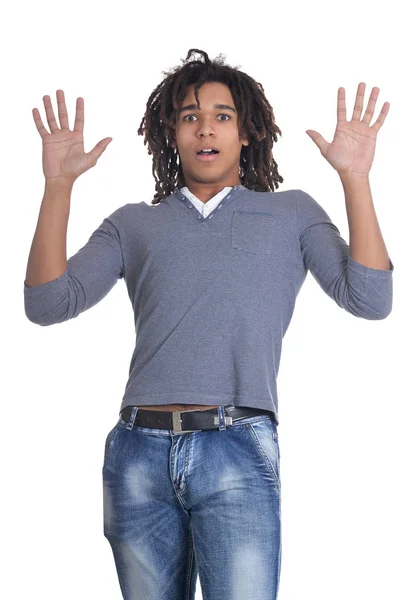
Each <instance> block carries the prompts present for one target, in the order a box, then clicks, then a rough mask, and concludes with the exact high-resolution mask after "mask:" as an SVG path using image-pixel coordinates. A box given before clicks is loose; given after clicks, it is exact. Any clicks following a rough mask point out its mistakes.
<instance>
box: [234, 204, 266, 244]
mask: <svg viewBox="0 0 399 600" xmlns="http://www.w3.org/2000/svg"><path fill="white" fill-rule="evenodd" d="M275 225H276V215H273V214H271V213H264V212H261V211H249V210H236V211H234V213H233V218H232V221H231V246H232V248H234V249H235V250H243V251H245V252H249V253H251V254H271V253H272V247H273V242H272V239H273V237H274V231H275Z"/></svg>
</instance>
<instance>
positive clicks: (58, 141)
mask: <svg viewBox="0 0 399 600" xmlns="http://www.w3.org/2000/svg"><path fill="white" fill-rule="evenodd" d="M56 94H57V103H58V117H59V121H60V126H61V127H59V126H58V124H57V121H56V120H55V116H54V112H53V108H52V105H51V99H50V96H43V104H44V108H45V111H46V116H47V122H48V125H49V128H50V132H51V133H49V132H48V131H47V129H46V128H45V127H44V125H43V122H42V120H41V118H40V113H39V111H38V109H37V108H34V109H33V110H32V113H33V119H34V121H35V124H36V127H37V130H38V132H39V133H40V136H41V138H42V140H43V172H44V176H45V178H46V180H52V181H53V180H60V181H67V182H72V183H73V182H74V181H75V180H76V179H77V178H78V177H79V175H81V174H82V173H84V172H85V171H87V170H88V169H91V167H94V165H96V163H97V160H98V159H99V157H100V156H101V154H102V153H103V152H104V150H105V148H106V147H107V146H108V144H109V143H110V142H111V141H112V138H110V137H108V138H104V139H103V140H101V141H100V142H98V144H97V145H96V146H94V148H93V150H91V152H89V153H87V154H85V151H84V146H83V126H84V101H83V98H77V100H76V116H75V124H74V128H73V131H71V130H70V129H69V123H68V112H67V109H66V105H65V97H64V92H63V91H62V90H57V92H56Z"/></svg>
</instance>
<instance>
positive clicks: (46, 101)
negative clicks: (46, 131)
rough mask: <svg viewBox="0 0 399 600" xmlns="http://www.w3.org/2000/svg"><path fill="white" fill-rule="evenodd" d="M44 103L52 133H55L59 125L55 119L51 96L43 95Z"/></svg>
mask: <svg viewBox="0 0 399 600" xmlns="http://www.w3.org/2000/svg"><path fill="white" fill-rule="evenodd" d="M43 104H44V108H45V110H46V115H47V122H48V124H49V127H50V131H51V133H53V132H54V131H58V130H59V127H58V123H57V121H56V120H55V116H54V112H53V107H52V105H51V98H50V96H43Z"/></svg>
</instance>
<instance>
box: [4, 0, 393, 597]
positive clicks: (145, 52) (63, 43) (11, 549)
mask: <svg viewBox="0 0 399 600" xmlns="http://www.w3.org/2000/svg"><path fill="white" fill-rule="evenodd" d="M393 11H394V4H392V3H391V2H388V1H387V0H382V1H380V2H378V3H377V4H375V3H371V2H364V0H362V1H356V2H353V1H352V2H351V3H344V2H342V1H340V2H337V1H336V2H333V3H330V4H329V5H326V4H325V3H318V2H309V1H306V0H304V1H303V2H300V3H296V2H292V3H289V2H284V1H283V2H278V3H277V2H273V3H266V2H258V3H256V2H246V3H244V4H240V5H237V6H235V5H233V4H231V3H186V2H173V3H172V4H170V6H169V5H168V3H166V2H162V3H159V4H156V3H154V2H153V3H148V2H146V3H144V4H143V5H142V7H141V8H137V6H135V7H134V4H133V3H132V2H125V3H123V2H118V1H114V2H112V3H102V2H85V3H83V4H82V2H79V3H78V2H76V1H71V2H68V3H67V4H65V3H55V4H54V3H50V2H43V1H42V0H38V1H36V2H34V3H29V4H28V3H27V2H23V3H18V4H7V8H6V9H4V8H3V9H2V15H1V19H0V22H1V23H2V25H1V28H2V34H1V36H0V40H1V41H0V44H1V50H2V94H1V100H0V102H1V117H2V128H1V129H2V131H1V133H2V138H3V139H2V145H1V152H2V160H1V165H2V234H1V254H0V256H1V261H2V265H1V271H2V294H1V303H2V321H3V322H2V356H3V361H2V363H3V367H4V368H3V369H2V376H1V398H2V402H1V405H0V406H1V434H2V435H1V438H0V439H1V459H2V462H1V475H2V477H1V479H2V490H3V491H2V494H1V501H2V508H1V514H2V527H1V551H2V556H3V560H2V565H1V571H2V577H1V582H0V596H1V597H2V598H7V600H14V599H19V598H28V597H29V598H39V597H40V598H41V600H47V599H51V600H54V599H55V598H56V599H57V600H64V599H65V600H66V599H68V600H69V599H70V598H74V599H76V600H83V599H85V600H86V599H87V598H96V600H103V599H104V600H105V599H106V600H114V599H115V600H118V599H120V598H121V597H122V596H121V593H120V590H119V584H118V580H117V574H116V569H115V566H114V561H113V556H112V551H111V547H110V546H109V543H108V541H107V540H106V538H105V537H104V536H103V529H102V527H103V523H102V510H103V505H102V478H101V469H102V460H103V450H104V443H105V438H106V435H107V433H108V432H109V431H110V430H111V428H112V427H113V426H114V425H115V423H116V421H117V418H118V411H119V406H120V402H121V398H122V395H123V392H124V387H125V384H126V381H127V377H128V368H129V362H130V358H131V354H132V352H133V348H134V342H135V335H134V319H133V313H132V308H131V305H130V303H129V300H128V296H127V292H126V288H125V284H124V281H123V280H121V281H119V282H118V284H117V285H116V286H115V287H114V288H113V289H112V291H111V293H110V294H109V295H108V296H106V298H105V299H104V300H103V301H102V302H100V303H99V304H97V305H96V306H95V307H93V308H92V309H91V310H89V311H87V312H85V313H83V314H81V315H80V316H79V317H78V318H77V319H74V320H71V321H69V322H66V323H62V324H60V325H56V326H52V327H40V326H38V325H34V324H33V323H31V322H30V321H29V320H28V319H27V318H26V316H25V314H24V303H23V282H24V279H25V273H26V264H27V260H28V255H29V250H30V245H31V242H32V238H33V234H34V230H35V227H36V223H37V217H38V213H39V209H40V203H41V200H42V197H43V191H44V175H43V171H42V162H41V161H42V155H41V149H42V142H41V138H40V135H39V133H38V132H37V130H36V127H35V124H34V121H33V116H32V108H34V107H36V108H38V109H39V111H40V113H41V116H42V119H43V122H44V123H45V125H46V126H47V128H48V124H47V121H46V120H45V112H44V106H43V101H42V98H43V96H44V95H45V94H49V95H50V96H51V99H52V103H53V106H54V107H55V106H56V95H55V92H56V90H57V89H63V90H64V92H65V95H66V102H67V108H68V113H69V119H70V126H71V127H73V123H74V119H75V105H76V98H77V97H78V96H82V97H83V98H84V101H85V129H84V136H85V150H86V152H89V151H90V150H91V149H92V148H93V146H94V145H95V144H96V143H97V142H98V141H100V140H101V139H103V138H104V137H107V136H110V137H112V138H113V141H112V142H111V144H110V145H109V146H108V148H107V149H106V150H105V152H104V154H103V155H102V157H101V158H100V159H99V161H98V163H97V165H96V166H95V167H94V168H92V169H91V170H89V171H88V172H86V173H85V174H83V175H82V176H81V177H80V178H79V179H78V181H77V182H76V183H75V186H74V189H73V195H72V206H71V213H70V218H69V228H68V244H67V255H68V258H69V257H71V256H72V255H73V254H75V253H76V252H77V251H78V249H79V248H81V247H82V246H83V245H84V244H85V243H86V241H87V240H88V238H89V236H90V235H91V233H92V232H93V231H94V230H95V229H96V228H97V227H98V226H99V224H100V223H101V222H102V220H103V218H104V217H105V216H108V215H109V214H111V213H112V212H113V211H114V210H115V209H116V208H118V207H119V206H122V205H124V204H126V203H127V202H140V201H142V200H145V201H146V202H148V203H150V202H151V199H152V197H153V195H154V192H155V182H154V180H153V176H152V171H151V169H152V157H151V156H149V155H148V153H147V147H146V146H144V145H143V137H141V136H138V135H137V129H138V127H139V125H140V122H141V119H142V117H143V115H144V112H145V105H146V101H147V99H148V97H149V95H150V94H151V92H152V91H153V89H154V88H155V87H156V86H157V85H158V83H159V82H160V81H161V79H162V78H163V77H164V75H163V74H162V71H164V70H167V69H169V68H171V67H174V66H176V65H179V64H181V59H185V57H186V54H187V52H188V50H189V49H190V48H199V49H202V50H205V51H206V52H207V53H208V54H209V56H210V58H215V57H216V56H217V55H218V54H219V53H223V54H224V55H225V56H226V62H227V63H228V64H230V65H232V66H239V68H240V69H241V70H243V71H245V72H247V73H248V74H249V75H251V76H252V77H254V78H255V79H256V80H257V81H260V82H261V83H262V85H263V86H264V89H265V94H266V97H267V99H268V100H269V102H270V103H271V105H272V107H273V109H274V114H275V118H276V123H277V125H278V126H279V127H280V129H281V130H282V132H283V136H282V137H281V138H280V137H279V139H278V142H277V143H276V144H275V145H274V149H273V154H274V158H275V159H276V161H277V163H278V168H279V172H280V174H281V175H282V176H283V177H284V183H283V184H281V185H280V188H279V190H278V191H284V190H289V189H302V190H304V191H306V192H308V193H309V194H311V195H312V196H313V197H314V198H315V199H316V200H317V201H318V202H319V203H320V204H321V205H322V206H323V207H324V208H325V210H326V211H327V213H328V214H329V216H330V217H331V219H332V220H333V222H334V223H335V224H336V225H337V227H338V228H339V230H340V232H341V235H342V237H344V239H345V240H347V241H348V243H349V232H348V223H347V216H346V209H345V199H344V194H343V188H342V185H341V182H340V179H339V176H338V174H337V173H336V171H335V170H334V169H333V168H332V167H331V166H330V165H329V164H328V163H327V161H326V160H325V159H324V158H323V157H322V155H321V154H320V151H319V150H318V148H317V146H316V145H315V144H314V142H313V141H312V140H311V139H310V137H309V136H308V135H307V134H306V133H305V131H306V129H315V130H316V131H318V132H320V133H321V134H322V135H323V136H324V137H325V139H326V140H327V141H329V142H331V141H332V138H333V134H334V130H335V126H336V106H337V92H338V88H339V87H340V86H342V87H344V88H345V90H346V103H347V118H348V119H351V117H352V110H353V104H354V99H355V94H356V90H357V86H358V83H359V82H361V81H364V82H366V84H367V87H366V100H365V107H366V105H367V102H368V98H369V95H370V92H371V89H372V87H373V86H378V87H379V88H380V95H379V99H378V102H377V107H376V112H375V115H374V119H373V121H372V124H373V123H374V121H375V119H376V118H377V117H378V115H379V113H380V110H381V108H382V105H383V103H384V102H385V101H388V102H390V105H391V107H390V111H389V114H388V116H387V118H386V121H385V124H384V125H383V127H382V129H381V130H380V132H379V134H378V138H377V150H376V155H375V159H374V164H373V167H372V170H371V174H370V180H371V188H372V193H373V199H374V205H375V208H376V212H377V217H378V220H379V224H380V227H381V230H382V233H383V236H384V240H385V243H386V246H387V249H388V252H389V255H390V258H391V259H392V262H393V263H394V266H395V267H396V268H398V263H399V260H398V258H397V257H398V256H399V254H398V217H399V211H398V192H397V190H398V185H397V175H398V135H399V122H398V117H399V86H398V71H397V56H398V54H399V52H398V50H399V49H398V36H397V27H396V23H395V19H394V12H393ZM56 115H57V113H56ZM393 277H394V294H395V292H396V288H395V286H396V282H395V277H396V276H395V274H394V275H393ZM396 308H397V307H396V306H395V299H394V307H393V310H392V313H391V314H390V315H389V317H388V318H387V319H384V320H382V321H367V320H365V319H359V318H356V317H354V316H352V315H351V314H349V313H347V312H345V311H344V310H343V309H341V308H340V307H338V305H336V304H335V303H334V301H332V300H331V299H330V298H329V297H328V296H327V295H326V294H325V293H324V292H323V291H322V290H321V288H320V287H319V286H318V284H317V283H316V281H315V280H314V279H313V277H312V275H311V274H310V273H309V274H308V277H307V280H306V282H305V284H304V286H303V288H302V289H301V291H300V294H299V297H298V299H297V304H296V309H295V313H294V317H293V319H292V322H291V324H290V327H289V330H288V332H287V334H286V336H285V338H284V343H283V354H282V359H281V364H280V372H279V377H278V389H279V416H280V426H279V439H280V451H281V477H282V531H283V556H282V568H281V581H280V592H279V600H293V599H294V598H295V599H297V598H298V599H299V598H306V599H307V600H320V599H321V598H323V600H336V599H337V598H339V599H340V600H349V599H350V600H352V599H353V598H362V599H363V600H369V599H370V600H371V599H372V600H375V599H376V598H378V599H379V600H394V599H395V600H397V598H398V597H399V582H398V579H397V566H398V538H399V526H398V525H399V523H398V512H397V506H398V505H399V495H398V486H397V480H398V475H397V474H398V455H399V452H398V423H399V419H398V418H399V410H398V400H399V393H398V364H397V357H398V315H397V310H396ZM204 317H206V315H204ZM395 355H396V361H395V359H394V357H395ZM201 597H202V596H201V590H200V584H199V583H198V586H197V595H196V600H199V599H200V598H201ZM142 600H149V599H142ZM226 600H229V599H228V598H226ZM248 600H249V599H248Z"/></svg>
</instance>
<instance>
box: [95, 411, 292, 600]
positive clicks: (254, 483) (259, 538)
mask: <svg viewBox="0 0 399 600" xmlns="http://www.w3.org/2000/svg"><path fill="white" fill-rule="evenodd" d="M222 408H223V407H222ZM136 412H137V407H134V408H133V410H132V414H131V417H130V422H129V423H128V422H125V421H124V420H123V419H122V417H120V418H119V420H118V422H117V424H116V425H115V427H113V429H112V430H111V431H110V432H109V434H108V436H107V438H106V442H105V452H104V466H103V501H104V535H105V537H106V538H107V539H108V541H109V543H110V545H111V548H112V552H113V556H114V560H115V565H116V570H117V574H118V579H119V584H120V588H121V591H122V596H123V598H124V600H194V598H195V589H196V580H197V575H198V576H199V580H200V585H201V592H202V597H203V600H245V599H246V600H276V599H277V594H278V587H279V579H280V564H281V523H280V501H281V486H280V450H279V444H278V434H277V427H278V426H277V424H276V422H275V421H274V420H273V419H272V418H271V417H270V416H268V415H261V416H252V417H248V418H244V419H239V420H237V421H234V422H233V424H232V425H231V426H227V427H226V426H224V427H222V426H219V428H218V429H214V430H203V431H196V432H191V433H182V434H173V431H172V430H166V429H164V430H162V429H152V428H147V427H140V426H137V425H134V419H135V416H136Z"/></svg>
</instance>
